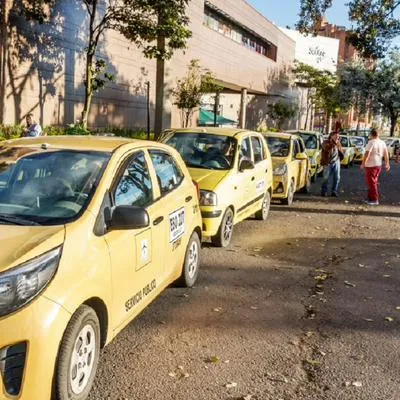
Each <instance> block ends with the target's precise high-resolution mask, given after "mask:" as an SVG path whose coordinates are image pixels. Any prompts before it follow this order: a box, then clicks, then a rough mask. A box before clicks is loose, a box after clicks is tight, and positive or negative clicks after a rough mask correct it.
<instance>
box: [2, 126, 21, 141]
mask: <svg viewBox="0 0 400 400" xmlns="http://www.w3.org/2000/svg"><path fill="white" fill-rule="evenodd" d="M23 129H24V128H23V126H22V125H0V137H2V138H3V140H4V139H6V140H8V139H16V138H19V137H21V136H22V131H23Z"/></svg>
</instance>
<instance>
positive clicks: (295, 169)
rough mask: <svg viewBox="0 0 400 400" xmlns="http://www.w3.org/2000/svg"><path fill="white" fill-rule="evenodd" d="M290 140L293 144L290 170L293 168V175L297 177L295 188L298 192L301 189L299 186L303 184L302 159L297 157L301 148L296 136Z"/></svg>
mask: <svg viewBox="0 0 400 400" xmlns="http://www.w3.org/2000/svg"><path fill="white" fill-rule="evenodd" d="M290 141H291V145H292V161H291V162H290V170H291V177H293V178H294V179H295V181H296V182H295V183H296V186H295V188H294V189H295V192H297V191H298V190H299V188H300V187H301V186H300V185H301V181H300V178H301V175H300V170H301V168H300V165H301V164H300V160H298V159H297V158H296V157H297V154H299V150H300V149H299V146H298V143H297V140H296V139H295V138H291V140H290ZM291 177H290V178H291ZM289 183H290V182H289Z"/></svg>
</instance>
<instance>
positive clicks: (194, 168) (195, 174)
mask: <svg viewBox="0 0 400 400" xmlns="http://www.w3.org/2000/svg"><path fill="white" fill-rule="evenodd" d="M162 140H163V141H164V142H165V143H167V144H169V145H171V146H173V147H175V148H176V149H177V150H178V152H179V153H180V154H181V156H182V158H183V159H184V160H185V162H186V165H187V166H188V168H189V171H190V174H191V175H192V178H193V179H194V180H195V181H196V182H197V184H198V185H199V187H200V206H201V215H202V217H203V233H204V236H209V237H211V241H212V243H213V244H214V245H215V246H219V247H225V246H228V244H229V243H230V241H231V239H232V233H233V226H234V225H235V224H237V223H238V222H240V221H242V220H244V219H245V218H248V217H249V216H251V215H253V214H255V217H256V218H257V219H260V220H265V219H267V216H268V212H269V208H270V201H271V194H272V163H271V156H270V154H269V151H268V148H267V146H266V144H265V141H264V139H263V137H262V135H261V134H259V133H257V132H251V131H246V130H240V129H234V128H196V129H177V130H174V131H172V132H171V131H169V132H167V133H166V134H165V135H163V137H162Z"/></svg>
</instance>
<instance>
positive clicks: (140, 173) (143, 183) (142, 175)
mask: <svg viewBox="0 0 400 400" xmlns="http://www.w3.org/2000/svg"><path fill="white" fill-rule="evenodd" d="M152 201H153V188H152V184H151V178H150V174H149V170H148V168H147V164H146V160H145V157H144V153H143V152H140V153H138V154H135V155H134V156H133V157H132V159H131V160H130V161H129V162H128V165H127V166H126V167H125V169H124V171H123V173H122V176H121V178H120V180H119V182H118V184H117V187H116V189H115V194H114V204H115V205H116V206H137V207H146V206H148V205H150V204H151V203H152Z"/></svg>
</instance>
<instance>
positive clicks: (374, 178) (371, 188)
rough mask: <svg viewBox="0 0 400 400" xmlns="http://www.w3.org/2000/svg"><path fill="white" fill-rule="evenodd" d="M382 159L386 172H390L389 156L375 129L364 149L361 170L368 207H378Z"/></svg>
mask: <svg viewBox="0 0 400 400" xmlns="http://www.w3.org/2000/svg"><path fill="white" fill-rule="evenodd" d="M382 159H384V160H385V169H386V171H389V170H390V163H389V154H388V150H387V147H386V143H385V142H384V141H383V140H381V139H379V135H378V132H377V130H376V129H372V130H371V140H370V141H369V142H368V144H367V147H366V148H365V155H364V158H363V160H362V163H361V168H362V169H364V170H365V179H366V181H367V186H368V200H367V204H369V205H370V206H377V205H379V190H378V183H379V175H380V173H381V170H382Z"/></svg>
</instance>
